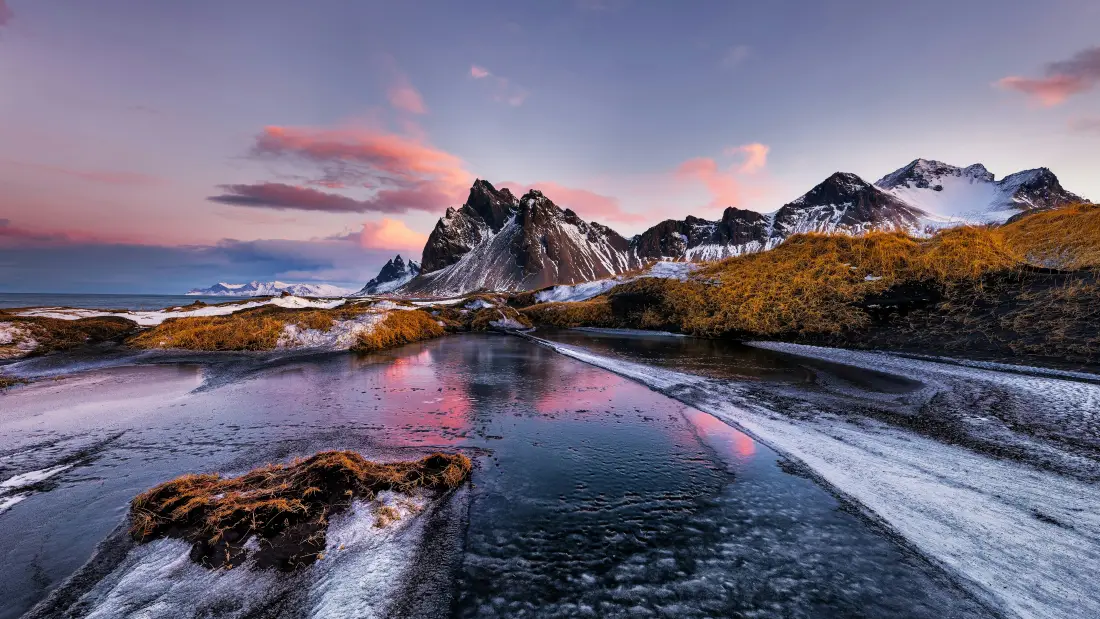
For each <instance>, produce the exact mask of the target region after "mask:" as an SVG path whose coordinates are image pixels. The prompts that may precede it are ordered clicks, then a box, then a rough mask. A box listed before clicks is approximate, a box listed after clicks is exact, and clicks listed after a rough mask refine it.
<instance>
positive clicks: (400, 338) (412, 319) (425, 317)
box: [352, 310, 446, 352]
mask: <svg viewBox="0 0 1100 619" xmlns="http://www.w3.org/2000/svg"><path fill="white" fill-rule="evenodd" d="M445 333H446V329H444V327H443V325H441V324H439V321H437V320H436V319H435V318H433V317H432V316H431V315H429V314H428V313H427V312H426V311H424V310H396V311H392V312H390V314H389V315H388V316H386V318H385V319H384V320H382V322H380V323H378V324H376V325H374V328H372V329H371V330H370V331H366V332H363V333H360V334H359V341H358V342H356V343H355V345H354V346H353V347H352V350H354V351H357V352H374V351H378V350H384V349H386V348H393V347H395V346H402V345H404V344H410V343H412V342H419V341H422V340H428V339H432V338H436V337H440V336H442V335H444V334H445Z"/></svg>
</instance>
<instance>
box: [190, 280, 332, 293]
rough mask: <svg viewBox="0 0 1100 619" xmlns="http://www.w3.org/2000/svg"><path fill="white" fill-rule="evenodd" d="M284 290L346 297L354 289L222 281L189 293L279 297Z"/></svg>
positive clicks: (324, 285) (320, 285)
mask: <svg viewBox="0 0 1100 619" xmlns="http://www.w3.org/2000/svg"><path fill="white" fill-rule="evenodd" d="M284 292H286V293H289V294H292V295H294V296H296V297H346V296H348V295H350V294H351V293H352V292H354V291H353V290H350V289H348V288H341V287H339V286H332V285H330V284H288V283H285V282H277V281H276V282H249V283H247V284H227V283H225V282H220V283H217V284H214V285H213V286H211V287H209V288H194V289H192V290H188V291H187V294H188V295H196V296H207V297H277V296H279V295H281V294H283V293H284Z"/></svg>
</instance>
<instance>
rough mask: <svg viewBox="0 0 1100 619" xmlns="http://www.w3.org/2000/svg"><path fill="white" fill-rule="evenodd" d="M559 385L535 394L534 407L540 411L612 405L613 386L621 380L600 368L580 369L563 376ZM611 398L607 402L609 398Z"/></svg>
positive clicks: (548, 411) (574, 409)
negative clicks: (536, 396)
mask: <svg viewBox="0 0 1100 619" xmlns="http://www.w3.org/2000/svg"><path fill="white" fill-rule="evenodd" d="M561 378H562V380H561V381H560V383H559V384H560V385H561V386H560V387H558V388H551V389H547V390H545V391H543V392H541V393H539V394H538V398H537V399H536V400H535V410H536V411H537V412H539V413H542V414H550V413H560V412H563V411H576V410H577V409H578V408H591V407H595V406H608V405H612V404H614V401H613V400H614V398H615V395H616V393H615V388H616V387H617V386H619V385H621V384H622V383H623V379H622V378H620V377H618V376H616V375H615V374H612V373H611V372H605V371H603V370H591V369H589V368H580V369H579V370H577V371H573V372H566V373H563V375H562V377H561ZM609 400H610V401H609Z"/></svg>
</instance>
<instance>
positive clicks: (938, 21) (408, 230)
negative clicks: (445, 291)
mask: <svg viewBox="0 0 1100 619" xmlns="http://www.w3.org/2000/svg"><path fill="white" fill-rule="evenodd" d="M1098 23H1100V2H1096V1H1095V0H1048V1H1046V2H1042V3H1039V2H1034V1H1032V0H951V1H946V0H924V1H922V2H906V3H902V2H881V1H878V0H813V1H811V0H801V1H796V0H773V1H771V2H759V1H752V2H747V1H746V2H741V1H737V0H727V1H710V2H704V1H701V0H696V1H693V0H683V1H681V2H676V3H672V2H643V1H642V0H546V1H545V2H514V1H495V0H494V1H484V0H467V1H464V2H453V1H451V0H440V1H428V0H423V1H412V2H388V1H370V0H312V1H310V2H306V1H304V0H293V1H292V0H234V1H233V2H224V1H222V0H189V1H188V2H149V1H147V0H97V1H96V2H87V1H83V0H0V292H115V293H164V294H178V293H182V292H185V291H186V290H188V289H190V288H192V287H205V286H209V285H212V284H214V283H216V282H219V281H225V282H231V283H236V282H246V281H251V280H262V281H270V280H274V279H279V280H282V281H290V282H328V283H334V284H338V285H344V286H348V287H358V286H362V284H363V283H364V282H365V281H366V280H368V279H370V278H371V277H373V276H374V275H375V274H376V273H377V271H378V269H379V268H380V267H381V265H382V264H383V263H384V262H385V261H386V260H387V259H388V258H390V257H392V256H393V255H395V254H397V253H400V254H402V255H403V256H405V257H412V258H414V259H418V258H419V256H420V253H421V250H422V248H423V244H424V241H425V240H426V238H427V235H428V234H429V233H430V232H431V230H432V227H433V226H434V225H435V222H436V220H437V219H438V218H439V217H440V216H442V214H443V213H444V211H445V210H446V208H447V207H448V206H457V205H460V204H461V203H462V202H463V201H464V200H465V198H466V195H467V193H468V192H469V187H470V185H471V184H472V182H473V180H474V179H476V178H483V179H487V180H489V181H490V182H492V183H494V184H496V185H498V186H506V187H509V188H511V189H513V190H514V191H523V190H526V189H528V188H538V189H541V190H542V191H543V192H544V193H545V194H546V195H547V196H548V197H549V198H550V199H552V200H553V201H555V202H556V203H557V204H559V205H560V206H563V207H569V208H573V209H574V210H575V211H577V213H578V214H579V215H580V216H581V217H582V218H584V219H587V220H594V221H599V222H600V223H603V224H606V225H609V226H611V227H613V228H615V229H616V230H618V231H619V232H620V233H622V234H624V235H631V234H636V233H638V232H641V231H642V230H644V229H645V228H647V227H649V226H650V225H653V224H655V223H657V222H659V221H661V220H664V219H668V218H682V217H684V216H686V215H688V214H692V215H696V216H699V217H709V218H712V219H716V218H718V217H719V216H720V214H721V211H722V209H724V208H725V207H727V206H736V207H740V208H748V209H753V210H757V211H761V212H770V211H774V210H776V209H777V208H779V207H780V206H782V205H783V204H785V203H787V202H789V201H791V200H793V199H795V198H797V197H798V196H800V195H801V194H803V193H805V192H806V191H808V190H809V189H810V188H812V187H813V186H814V185H816V184H817V183H819V182H821V181H822V180H824V179H825V178H826V177H827V176H829V175H830V174H832V173H833V172H836V171H845V172H854V173H856V174H858V175H860V176H861V177H863V178H864V179H866V180H868V181H869V182H872V181H874V180H877V179H878V178H880V177H882V176H883V175H885V174H887V173H889V172H891V171H893V170H895V169H897V168H899V167H902V166H904V165H905V164H906V163H908V162H909V161H911V160H913V159H915V158H918V157H924V158H929V159H938V160H941V161H945V162H947V163H950V164H953V165H959V166H965V165H969V164H972V163H976V162H981V163H983V164H985V165H986V166H987V167H988V168H989V169H990V170H991V171H992V172H994V173H995V174H996V175H997V176H998V177H1001V176H1004V175H1007V174H1010V173H1013V172H1016V171H1019V170H1023V169H1029V168H1035V167H1041V166H1045V167H1049V168H1050V169H1052V170H1053V171H1054V172H1055V174H1057V175H1058V177H1059V179H1060V180H1061V181H1062V184H1063V186H1065V187H1066V188H1067V189H1069V190H1070V191H1073V192H1075V193H1078V194H1079V195H1083V196H1085V197H1089V198H1092V199H1093V200H1100V174H1098V173H1097V170H1098V169H1100V34H1097V31H1096V28H1095V25H1096V24H1098Z"/></svg>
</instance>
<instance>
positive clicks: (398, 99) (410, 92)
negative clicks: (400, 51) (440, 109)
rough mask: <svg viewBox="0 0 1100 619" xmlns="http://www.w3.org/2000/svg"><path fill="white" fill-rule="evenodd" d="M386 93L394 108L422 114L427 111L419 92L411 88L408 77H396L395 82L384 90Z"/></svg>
mask: <svg viewBox="0 0 1100 619" xmlns="http://www.w3.org/2000/svg"><path fill="white" fill-rule="evenodd" d="M386 95H387V97H389V100H390V105H392V106H393V107H394V109H396V110H400V111H402V112H408V113H410V114H424V113H427V111H428V108H427V106H425V105H424V99H423V98H422V97H421V96H420V92H419V91H417V90H416V88H413V85H412V84H411V83H410V82H409V80H408V78H406V77H405V76H403V75H399V76H398V77H397V79H396V81H395V83H394V84H393V85H392V86H390V88H389V90H387V91H386Z"/></svg>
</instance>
